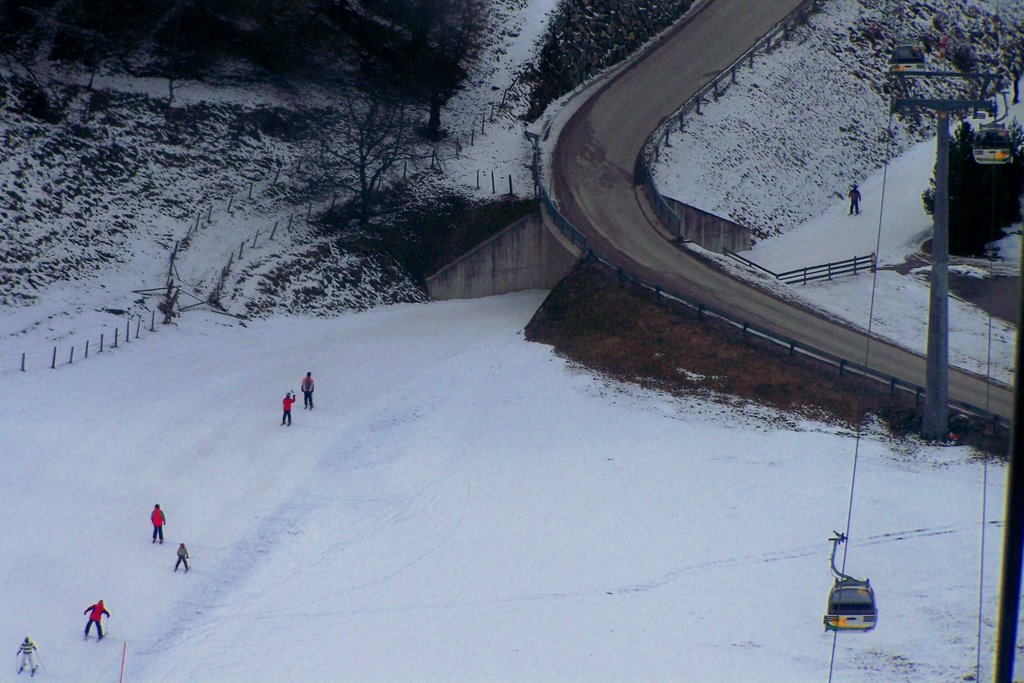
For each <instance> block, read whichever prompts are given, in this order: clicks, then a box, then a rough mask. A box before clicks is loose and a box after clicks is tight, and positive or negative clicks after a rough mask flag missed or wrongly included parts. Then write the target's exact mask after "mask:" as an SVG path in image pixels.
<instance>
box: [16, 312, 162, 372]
mask: <svg viewBox="0 0 1024 683" xmlns="http://www.w3.org/2000/svg"><path fill="white" fill-rule="evenodd" d="M143 318H144V316H143V315H142V314H138V315H133V316H130V317H129V318H128V319H127V320H125V327H124V336H123V337H122V336H121V326H120V325H118V326H117V327H115V328H114V340H113V344H111V345H110V346H109V347H108V346H107V343H106V339H107V336H106V333H105V332H101V333H100V343H99V349H97V350H96V351H95V353H103V351H104V350H106V349H107V348H111V349H116V348H118V345H119V344H120V343H121V342H122V341H123V342H124V343H126V344H127V343H128V342H130V341H131V339H132V321H133V320H134V321H135V338H136V339H138V338H139V336H140V335H141V333H142V320H143ZM149 331H150V332H155V331H156V311H150V321H149ZM59 349H60V347H59V346H56V345H55V346H54V347H53V353H52V354H51V355H50V369H51V370H56V369H57V367H58V363H57V356H58V351H59ZM90 349H91V341H90V340H88V339H86V340H85V347H84V350H83V354H82V359H83V360H84V359H85V358H88V357H89V352H90ZM94 355H95V354H94ZM74 363H75V346H74V345H72V346H71V348H70V350H69V351H68V360H67V363H66V364H67V365H74ZM18 369H19V370H20V371H21V372H28V354H26V353H22V354H21V363H20V365H19V368H18Z"/></svg>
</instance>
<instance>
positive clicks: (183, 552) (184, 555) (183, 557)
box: [174, 543, 188, 574]
mask: <svg viewBox="0 0 1024 683" xmlns="http://www.w3.org/2000/svg"><path fill="white" fill-rule="evenodd" d="M182 564H184V565H185V573H186V574H188V548H186V547H185V544H184V543H182V544H181V545H179V546H178V561H177V562H175V563H174V571H178V567H179V566H180V565H182Z"/></svg>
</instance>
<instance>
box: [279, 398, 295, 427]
mask: <svg viewBox="0 0 1024 683" xmlns="http://www.w3.org/2000/svg"><path fill="white" fill-rule="evenodd" d="M293 403H295V396H293V395H292V392H290V391H289V392H288V393H287V394H285V395H284V400H282V401H281V404H282V405H283V406H284V415H282V416H281V426H282V427H283V426H284V425H285V423H287V424H288V426H289V427H291V426H292V404H293Z"/></svg>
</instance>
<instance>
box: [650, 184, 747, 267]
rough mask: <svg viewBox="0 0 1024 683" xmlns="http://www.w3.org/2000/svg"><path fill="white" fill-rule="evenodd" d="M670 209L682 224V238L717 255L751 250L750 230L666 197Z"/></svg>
mask: <svg viewBox="0 0 1024 683" xmlns="http://www.w3.org/2000/svg"><path fill="white" fill-rule="evenodd" d="M663 197H664V196H663ZM664 199H665V201H666V202H667V203H668V205H669V207H670V208H671V209H672V211H673V212H675V214H676V215H677V216H679V220H680V222H681V229H680V235H679V236H680V237H681V238H682V239H684V240H687V241H690V242H696V243H697V244H699V245H700V246H702V247H704V248H705V249H707V250H708V251H713V252H715V253H717V254H723V253H725V250H726V249H728V250H729V251H746V250H747V249H750V228H747V227H744V226H742V225H740V224H739V223H736V222H734V221H731V220H729V219H728V218H722V217H721V216H716V215H715V214H713V213H708V212H707V211H702V210H701V209H698V208H696V207H694V206H690V205H689V204H683V203H682V202H680V201H677V200H675V199H672V198H671V197H664Z"/></svg>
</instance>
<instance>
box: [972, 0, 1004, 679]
mask: <svg viewBox="0 0 1024 683" xmlns="http://www.w3.org/2000/svg"><path fill="white" fill-rule="evenodd" d="M998 12H999V4H998V3H996V16H997V17H998V16H999V15H998ZM989 176H990V177H991V179H992V194H991V196H990V207H989V208H990V214H989V226H990V232H989V237H990V238H991V239H992V240H995V238H996V169H995V167H992V168H991V169H990V171H989ZM988 274H989V279H990V280H991V279H992V278H993V277H994V275H995V249H989V252H988ZM994 289H995V288H994V287H989V289H988V306H987V308H988V329H987V348H986V352H985V354H986V355H985V410H988V409H989V400H990V396H991V385H992V318H993V315H992V302H993V299H994ZM987 508H988V458H983V459H982V474H981V540H980V545H981V547H980V550H979V555H980V557H979V559H978V634H977V647H976V652H977V660H976V662H975V680H979V681H980V680H981V636H982V625H983V617H984V599H985V526H986V525H985V519H986V518H987V516H988V512H987Z"/></svg>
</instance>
